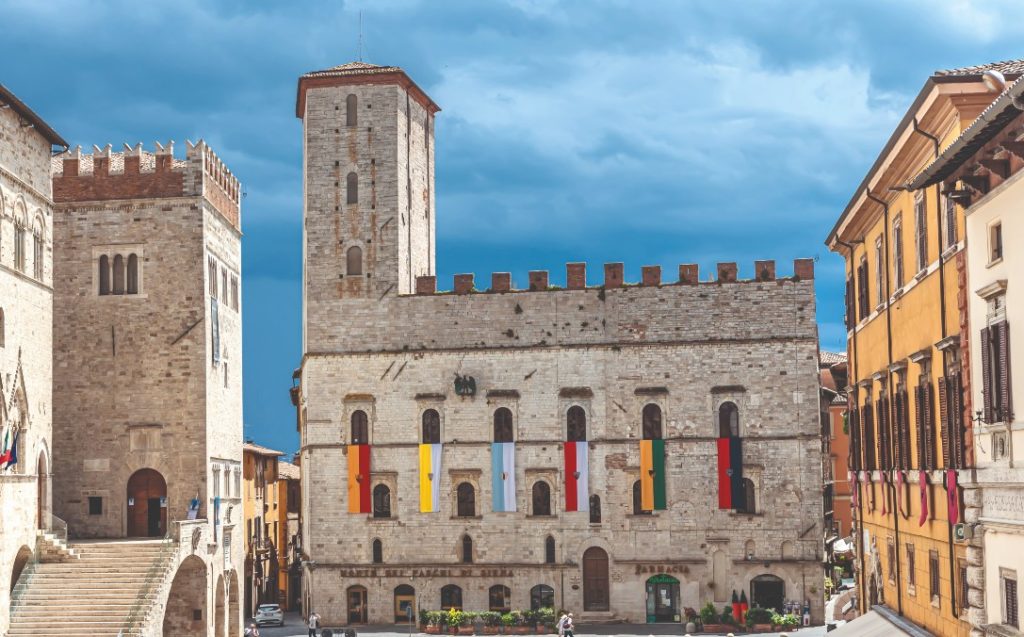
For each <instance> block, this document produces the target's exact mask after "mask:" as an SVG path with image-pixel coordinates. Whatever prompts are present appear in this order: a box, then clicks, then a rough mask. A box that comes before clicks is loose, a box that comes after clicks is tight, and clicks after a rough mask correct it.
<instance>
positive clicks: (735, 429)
mask: <svg viewBox="0 0 1024 637" xmlns="http://www.w3.org/2000/svg"><path fill="white" fill-rule="evenodd" d="M739 435H740V410H739V409H738V408H737V407H736V403H734V402H730V401H726V402H724V403H722V404H721V405H719V407H718V437H719V438H737V437H739Z"/></svg>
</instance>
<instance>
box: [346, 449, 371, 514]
mask: <svg viewBox="0 0 1024 637" xmlns="http://www.w3.org/2000/svg"><path fill="white" fill-rule="evenodd" d="M371 507H372V503H371V502H370V445H349V446H348V512H349V513H370V512H371V510H372V509H371Z"/></svg>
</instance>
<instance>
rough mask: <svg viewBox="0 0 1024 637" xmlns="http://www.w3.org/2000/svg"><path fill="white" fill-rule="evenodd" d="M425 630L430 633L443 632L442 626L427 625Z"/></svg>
mask: <svg viewBox="0 0 1024 637" xmlns="http://www.w3.org/2000/svg"><path fill="white" fill-rule="evenodd" d="M423 632H425V633H427V634H428V635H440V634H441V627H440V626H427V628H426V630H424V631H423Z"/></svg>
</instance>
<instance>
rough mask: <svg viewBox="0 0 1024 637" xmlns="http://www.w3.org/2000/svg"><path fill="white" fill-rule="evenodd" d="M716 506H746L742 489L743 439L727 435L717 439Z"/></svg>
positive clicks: (729, 507) (742, 507)
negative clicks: (727, 436)
mask: <svg viewBox="0 0 1024 637" xmlns="http://www.w3.org/2000/svg"><path fill="white" fill-rule="evenodd" d="M717 443H718V508H719V509H737V510H743V509H746V508H747V497H746V491H744V490H743V440H742V439H741V438H735V437H729V438H719V439H718V441H717Z"/></svg>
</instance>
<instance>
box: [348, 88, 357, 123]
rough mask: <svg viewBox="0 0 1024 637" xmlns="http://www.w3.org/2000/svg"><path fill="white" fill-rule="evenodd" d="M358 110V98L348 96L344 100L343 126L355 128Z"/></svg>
mask: <svg viewBox="0 0 1024 637" xmlns="http://www.w3.org/2000/svg"><path fill="white" fill-rule="evenodd" d="M358 110H359V98H358V97H356V96H355V95H349V96H348V97H346V98H345V126H356V125H357V124H358V122H359V116H358V114H357V111H358Z"/></svg>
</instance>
